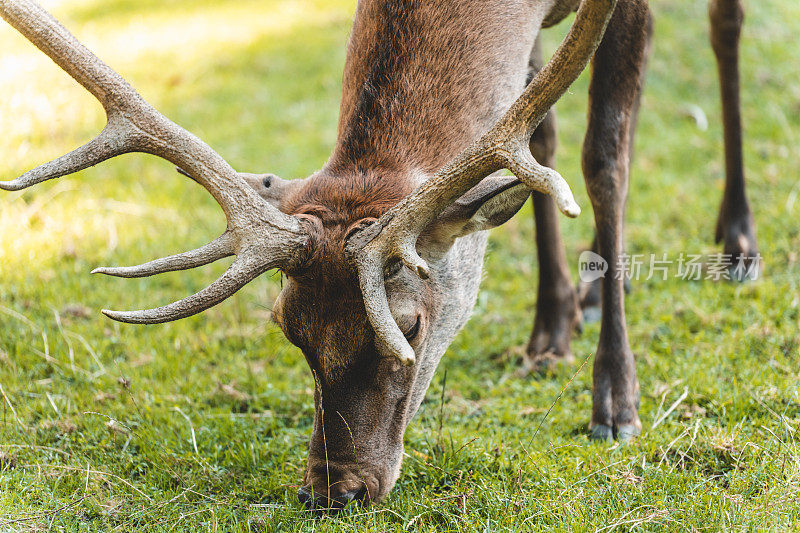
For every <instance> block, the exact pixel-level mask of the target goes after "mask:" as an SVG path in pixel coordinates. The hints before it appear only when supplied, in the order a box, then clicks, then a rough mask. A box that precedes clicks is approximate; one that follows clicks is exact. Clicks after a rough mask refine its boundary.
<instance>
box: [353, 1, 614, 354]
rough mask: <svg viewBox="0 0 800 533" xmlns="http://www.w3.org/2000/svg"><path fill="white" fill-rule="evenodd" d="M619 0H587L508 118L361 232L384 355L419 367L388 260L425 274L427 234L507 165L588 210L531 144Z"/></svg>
mask: <svg viewBox="0 0 800 533" xmlns="http://www.w3.org/2000/svg"><path fill="white" fill-rule="evenodd" d="M616 4H617V0H583V2H581V6H580V8H579V10H578V15H577V17H576V19H575V22H574V23H573V25H572V28H571V29H570V31H569V33H568V34H567V36H566V38H565V39H564V41H563V42H562V43H561V46H559V48H558V50H556V53H555V54H554V55H553V57H552V59H551V60H550V61H549V62H548V63H547V65H545V67H544V68H543V69H542V70H540V71H539V73H538V74H537V75H536V76H535V77H534V78H533V80H532V81H531V82H530V84H529V85H528V87H527V88H526V89H525V91H524V92H523V93H522V95H521V96H520V97H519V98H518V99H517V101H516V102H514V104H513V105H512V106H511V108H510V109H509V110H508V111H507V112H506V114H505V115H503V117H502V118H501V119H500V120H499V121H498V122H497V124H495V125H494V127H492V128H491V129H490V130H489V131H488V132H487V133H485V134H484V135H483V136H482V137H481V138H480V139H478V140H477V141H475V142H474V143H473V144H472V145H470V146H469V147H468V148H467V149H465V150H464V151H463V152H461V153H460V154H459V155H458V156H456V157H455V159H453V160H452V161H450V162H449V163H448V164H447V165H445V166H444V167H443V168H442V169H441V170H439V171H438V172H437V173H436V174H435V175H434V176H433V177H432V178H431V179H429V180H428V181H426V182H425V183H424V184H422V185H421V186H420V187H418V188H417V189H416V190H415V191H414V192H413V193H412V194H410V195H409V196H407V197H406V198H404V199H403V200H402V201H401V202H399V203H398V204H397V205H395V206H394V207H393V208H392V209H390V210H389V211H387V212H386V213H385V214H384V215H383V216H382V217H381V218H380V219H379V220H377V221H376V222H374V223H373V224H372V225H370V226H368V227H367V228H365V229H364V230H362V231H361V232H359V233H357V234H355V235H354V236H353V237H352V238H351V239H350V242H349V243H348V246H347V251H348V253H349V254H350V257H351V258H352V260H353V261H354V262H355V264H356V267H357V269H358V277H359V283H360V285H361V291H362V293H363V296H364V306H365V308H366V311H367V315H368V317H369V320H370V323H371V324H372V327H373V329H374V330H375V336H376V344H378V348H379V349H381V351H382V352H383V354H384V355H386V356H394V357H396V358H398V359H399V360H400V361H401V362H402V363H403V364H406V365H412V364H414V361H415V355H414V350H413V348H411V346H410V345H409V343H408V341H407V340H406V338H405V336H404V335H403V333H402V332H401V331H400V328H399V327H398V326H397V324H396V322H395V321H394V319H393V318H392V315H391V312H390V310H389V304H388V301H387V299H386V288H385V287H384V281H383V279H384V274H383V273H384V269H385V267H386V264H387V262H389V261H391V260H393V259H400V260H401V261H403V263H405V265H406V266H408V267H409V268H410V269H411V270H413V271H415V272H416V273H417V274H418V275H419V276H420V277H421V278H423V279H424V278H427V277H428V275H429V273H428V265H427V263H426V262H425V261H424V260H423V259H422V258H421V257H420V256H419V255H418V254H417V251H416V243H417V238H418V237H419V235H420V233H421V232H422V231H423V230H424V229H425V228H426V227H427V226H428V225H429V224H430V223H431V222H433V221H434V219H435V218H436V217H437V216H438V215H439V213H441V212H442V211H443V210H444V209H445V208H446V207H447V206H449V205H450V204H452V203H453V201H455V200H456V199H457V198H458V197H460V196H461V195H462V194H464V193H465V192H466V191H468V190H469V189H470V188H472V187H473V186H474V185H476V184H477V183H478V182H480V181H481V180H482V179H483V178H485V177H486V176H488V175H489V174H492V173H493V172H496V171H498V170H501V169H504V168H505V169H508V170H510V171H511V172H513V173H514V174H515V175H516V176H517V177H518V178H519V179H520V181H522V182H523V183H525V184H526V185H527V186H528V187H530V188H531V189H534V190H537V191H540V192H543V193H546V194H549V195H551V196H552V197H553V199H554V200H555V201H556V204H557V205H558V208H559V209H560V210H561V211H562V212H563V213H564V214H565V215H567V216H569V217H576V216H578V215H579V214H580V211H581V210H580V207H578V204H577V203H575V199H574V198H573V196H572V191H571V190H570V188H569V185H567V182H566V181H565V180H564V178H562V177H561V175H560V174H559V173H558V172H556V171H555V170H552V169H550V168H547V167H543V166H542V165H540V164H539V163H538V162H537V161H536V160H535V159H534V158H533V155H532V154H531V152H530V148H529V143H530V139H531V135H533V132H534V130H535V129H536V127H537V126H538V125H539V123H541V121H542V120H543V119H544V116H545V115H546V114H547V111H548V110H549V109H550V108H551V107H552V106H553V105H554V104H555V103H556V101H557V100H558V99H559V98H560V97H561V96H562V95H563V94H564V92H565V91H566V90H567V88H569V86H570V85H571V84H572V83H573V82H574V81H575V79H576V78H577V77H578V76H579V75H580V73H581V72H582V71H583V69H584V68H585V67H586V64H587V63H588V62H589V59H590V58H591V57H592V55H593V54H594V52H595V50H596V49H597V47H598V45H599V44H600V40H601V39H602V37H603V33H604V32H605V28H606V25H607V24H608V21H609V19H610V18H611V14H612V13H613V12H614V8H615V6H616Z"/></svg>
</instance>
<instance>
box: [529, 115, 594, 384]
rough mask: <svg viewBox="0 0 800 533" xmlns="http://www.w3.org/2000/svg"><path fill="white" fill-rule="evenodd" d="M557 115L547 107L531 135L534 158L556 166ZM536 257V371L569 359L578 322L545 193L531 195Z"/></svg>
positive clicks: (532, 361) (532, 348) (532, 357)
mask: <svg viewBox="0 0 800 533" xmlns="http://www.w3.org/2000/svg"><path fill="white" fill-rule="evenodd" d="M555 121H556V117H555V111H554V110H550V112H549V113H548V114H547V117H546V118H545V119H544V121H542V123H541V124H540V125H539V127H538V128H537V129H536V131H535V132H534V134H533V137H532V138H531V152H532V153H533V156H534V157H535V158H536V160H537V161H539V162H540V163H542V164H543V165H545V166H548V167H550V168H554V167H555V151H556V122H555ZM532 201H533V212H534V220H535V222H536V249H537V254H538V259H539V289H538V294H537V298H536V316H535V318H534V321H533V332H532V333H531V338H530V341H529V342H528V348H527V350H526V351H527V354H526V359H525V366H526V368H527V370H532V371H538V370H541V369H543V368H545V367H547V366H550V365H552V364H553V363H557V362H559V361H567V362H568V361H571V360H572V359H573V357H572V352H571V351H570V347H569V345H570V340H571V338H572V332H573V331H574V330H575V328H576V327H577V326H578V325H579V324H580V320H581V311H580V308H579V307H578V296H577V293H576V292H575V288H574V286H573V285H572V281H571V280H570V276H569V267H568V266H567V256H566V252H565V251H564V243H563V241H562V239H561V232H560V230H559V227H558V217H559V213H558V210H557V209H556V205H555V203H554V202H553V200H552V199H551V198H550V197H549V196H547V195H544V194H541V193H539V192H534V193H533V195H532Z"/></svg>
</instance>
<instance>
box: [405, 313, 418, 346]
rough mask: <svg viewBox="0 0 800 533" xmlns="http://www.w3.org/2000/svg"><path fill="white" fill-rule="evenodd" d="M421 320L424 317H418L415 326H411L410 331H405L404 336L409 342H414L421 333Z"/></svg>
mask: <svg viewBox="0 0 800 533" xmlns="http://www.w3.org/2000/svg"><path fill="white" fill-rule="evenodd" d="M421 318H422V317H420V316H419V315H417V321H416V322H414V325H413V326H411V329H409V330H408V331H404V332H403V335H405V336H406V339H407V340H412V339H413V338H414V337H416V336H417V334H418V333H419V326H420V322H421Z"/></svg>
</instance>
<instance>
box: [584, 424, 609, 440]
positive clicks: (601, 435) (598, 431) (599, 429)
mask: <svg viewBox="0 0 800 533" xmlns="http://www.w3.org/2000/svg"><path fill="white" fill-rule="evenodd" d="M589 438H590V439H591V440H595V441H600V442H611V441H612V440H614V430H613V429H611V426H607V425H605V424H595V425H594V426H592V429H591V430H589Z"/></svg>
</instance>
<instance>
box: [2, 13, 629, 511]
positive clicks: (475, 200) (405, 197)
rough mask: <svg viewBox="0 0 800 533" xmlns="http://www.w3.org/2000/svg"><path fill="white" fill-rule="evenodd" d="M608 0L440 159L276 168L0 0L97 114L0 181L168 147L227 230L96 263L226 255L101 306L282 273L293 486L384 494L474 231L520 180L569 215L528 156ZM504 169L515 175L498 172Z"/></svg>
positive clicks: (162, 317)
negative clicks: (298, 422) (174, 247)
mask: <svg viewBox="0 0 800 533" xmlns="http://www.w3.org/2000/svg"><path fill="white" fill-rule="evenodd" d="M615 4H616V2H615V0H584V2H582V5H581V7H580V9H579V11H578V15H577V18H576V20H575V22H574V24H573V27H572V29H571V30H570V32H569V34H568V36H567V37H566V39H565V40H564V42H563V43H562V45H561V46H560V48H559V49H558V50H557V52H556V53H555V55H554V57H553V58H552V60H551V61H550V63H548V64H547V65H546V66H545V68H543V69H542V70H541V71H540V72H539V73H538V74H537V75H536V76H535V77H534V79H533V80H532V81H531V83H530V84H529V85H528V87H527V88H526V89H525V91H524V92H523V93H522V95H521V96H520V97H519V98H518V99H517V100H516V101H515V102H514V103H513V105H511V107H510V109H508V111H507V112H505V114H504V115H502V118H501V119H500V120H499V121H498V122H497V123H496V124H495V125H494V126H493V127H491V128H490V129H489V130H488V131H487V132H486V133H484V134H483V135H481V136H479V138H477V139H476V140H474V141H473V142H471V144H469V145H468V146H466V147H465V148H464V149H463V150H462V151H461V152H460V154H458V155H457V156H456V157H454V158H453V159H452V160H450V162H449V163H447V164H445V165H444V166H441V167H440V168H438V169H437V170H436V171H434V172H431V173H426V172H423V171H420V170H419V169H415V168H412V167H409V166H407V165H399V164H391V163H388V162H387V161H378V160H376V161H373V162H372V163H371V164H364V161H361V162H360V164H351V165H348V164H346V163H345V162H343V160H342V159H341V158H336V157H333V158H332V159H331V161H330V162H329V163H328V164H327V165H326V166H325V167H324V168H323V169H322V170H320V171H319V172H318V173H316V174H315V175H313V176H311V177H309V178H307V179H305V180H293V181H285V180H282V179H280V178H278V177H276V176H273V175H271V174H263V175H258V174H244V173H238V172H236V171H235V170H234V169H233V168H231V166H230V165H229V164H228V163H227V162H225V160H224V159H223V158H222V157H220V156H219V155H218V154H217V153H216V152H214V151H213V150H212V149H211V148H209V147H208V146H207V145H206V144H205V143H203V142H202V141H200V140H199V139H198V138H197V137H195V136H194V135H192V134H191V133H189V132H187V131H186V130H184V129H182V128H181V127H179V126H177V125H176V124H174V123H173V122H171V121H170V120H168V119H167V118H165V117H164V116H163V115H161V114H160V113H158V112H157V111H156V110H155V109H154V108H152V107H151V106H150V105H149V104H148V103H147V102H145V101H144V100H143V99H142V98H141V96H139V94H138V93H136V91H135V90H134V89H133V88H132V87H131V86H130V85H129V84H128V83H127V82H126V81H125V80H123V79H122V78H121V77H120V76H119V75H118V74H117V73H116V72H114V71H113V70H112V69H110V68H109V67H108V66H106V65H105V64H104V63H103V62H102V61H101V60H99V59H98V58H97V57H96V56H94V55H93V54H92V53H91V52H90V51H89V50H88V49H86V48H85V47H84V46H83V45H82V44H80V43H79V42H78V41H77V40H76V39H75V38H74V37H73V36H72V35H71V34H70V33H69V32H68V31H67V30H66V29H64V28H63V27H62V26H61V25H60V24H59V23H58V22H57V21H56V20H55V19H54V18H53V17H52V16H51V15H49V14H48V13H47V12H46V11H44V10H43V9H42V8H41V7H40V6H38V5H37V4H36V3H34V2H32V1H30V0H0V15H2V16H3V18H4V19H5V20H6V21H8V22H9V23H10V24H11V25H12V26H14V27H15V28H16V29H17V30H18V31H20V32H21V33H22V34H23V35H24V36H25V37H27V38H28V39H29V40H30V41H31V42H33V43H34V44H35V45H36V46H37V47H39V48H40V49H41V50H42V51H43V52H44V53H46V54H47V55H48V56H50V57H51V58H52V59H53V61H55V62H56V63H57V64H58V65H59V66H60V67H61V68H62V69H63V70H65V71H66V72H67V73H69V74H70V75H71V76H72V77H73V78H75V79H76V80H77V81H78V82H79V83H80V84H81V85H83V86H84V87H85V88H86V89H87V90H88V91H89V92H91V93H92V94H93V95H94V96H95V97H96V98H97V99H98V100H99V101H100V103H101V104H102V105H103V107H104V109H105V111H106V114H107V118H108V123H107V125H106V127H105V128H104V129H103V130H102V131H101V132H100V134H99V135H98V136H97V137H96V138H95V139H93V140H92V141H90V142H89V143H87V144H86V145H84V146H82V147H80V148H78V149H76V150H74V151H73V152H71V153H69V154H66V155H64V156H62V157H60V158H58V159H55V160H53V161H51V162H49V163H46V164H44V165H42V166H39V167H37V168H35V169H33V170H31V171H29V172H27V173H25V174H23V175H22V176H20V177H19V178H17V179H15V180H13V181H7V182H0V188H2V189H5V190H19V189H23V188H25V187H29V186H31V185H34V184H37V183H41V182H43V181H46V180H49V179H54V178H58V177H61V176H64V175H67V174H71V173H74V172H77V171H79V170H82V169H85V168H87V167H89V166H92V165H95V164H98V163H100V162H102V161H105V160H107V159H110V158H112V157H114V156H117V155H120V154H123V153H127V152H145V153H150V154H153V155H156V156H159V157H161V158H163V159H166V160H168V161H170V162H171V163H173V164H174V165H176V166H177V167H178V169H179V171H180V172H181V173H182V174H184V175H186V176H188V177H190V178H191V179H193V180H195V181H196V182H198V183H199V184H200V185H202V186H203V187H204V188H205V189H206V190H207V191H208V192H209V193H210V194H211V195H212V196H213V197H214V199H215V200H216V201H217V203H219V205H220V206H221V208H222V209H223V211H224V212H225V216H226V219H227V229H226V231H225V232H224V233H223V234H222V235H220V236H219V237H218V238H216V239H215V240H213V241H212V242H210V243H209V244H207V245H205V246H203V247H201V248H198V249H196V250H193V251H189V252H185V253H182V254H178V255H174V256H170V257H165V258H162V259H157V260H154V261H151V262H149V263H145V264H143V265H138V266H133V267H111V268H98V269H96V270H95V271H94V272H99V273H104V274H108V275H113V276H121V277H142V276H151V275H154V274H159V273H163V272H169V271H175V270H183V269H189V268H194V267H198V266H202V265H206V264H208V263H211V262H213V261H216V260H218V259H220V258H223V257H226V256H231V255H235V256H236V259H235V260H234V262H233V263H232V265H231V266H230V268H229V269H228V270H227V271H226V272H225V273H224V274H223V275H222V276H221V277H220V278H219V279H218V280H217V281H215V282H214V283H212V284H211V285H209V286H208V287H207V288H205V289H203V290H202V291H200V292H198V293H197V294H194V295H192V296H189V297H187V298H184V299H183V300H180V301H178V302H175V303H172V304H169V305H166V306H163V307H159V308H156V309H150V310H145V311H132V312H119V311H108V310H104V311H103V313H105V314H106V315H107V316H109V317H110V318H112V319H114V320H119V321H122V322H129V323H141V324H152V323H159V322H167V321H171V320H177V319H180V318H184V317H187V316H190V315H193V314H196V313H199V312H201V311H203V310H205V309H208V308H209V307H211V306H214V305H216V304H218V303H220V302H222V301H223V300H225V299H226V298H228V297H229V296H231V295H232V294H233V293H235V292H236V291H237V290H239V289H240V288H241V287H243V286H244V285H245V284H247V283H248V282H249V281H251V280H252V279H254V278H255V277H257V276H258V275H260V274H262V273H263V272H265V271H267V270H270V269H280V270H281V271H282V272H284V273H285V274H286V276H287V282H286V283H285V285H284V287H283V290H282V291H281V293H280V296H279V297H278V300H277V301H276V302H275V306H274V313H273V314H274V320H275V321H276V322H277V323H278V325H279V326H280V327H281V329H282V330H283V332H284V333H285V335H286V337H287V339H288V340H289V341H290V342H292V343H293V344H295V345H296V346H298V347H299V348H300V349H301V350H302V352H303V354H304V355H305V357H306V359H307V361H308V363H309V366H310V369H311V373H312V375H313V378H314V381H315V385H316V387H315V391H316V392H315V407H316V410H315V420H314V430H313V434H312V438H311V444H310V449H309V461H308V466H307V469H306V474H305V478H304V485H303V488H302V489H301V490H300V497H301V499H304V500H316V501H317V503H321V504H322V505H324V506H325V507H329V506H342V505H346V504H347V503H349V502H350V501H351V500H353V499H368V500H373V501H374V500H380V499H382V498H383V497H385V495H386V494H387V493H388V492H389V490H390V489H391V487H392V486H393V485H394V483H395V481H396V480H397V477H398V475H399V470H400V463H401V458H402V450H403V433H404V430H405V428H406V426H407V424H408V422H409V420H410V418H411V416H413V414H414V412H415V411H416V409H417V408H418V406H419V405H420V402H421V401H422V398H423V397H424V394H425V391H426V389H427V387H428V384H429V383H430V379H431V376H432V374H433V371H434V369H435V367H436V365H437V364H438V361H439V358H440V357H441V355H442V353H443V352H444V350H445V349H446V348H447V346H448V344H449V343H450V341H451V340H452V338H453V336H454V335H455V333H456V332H457V331H458V329H459V328H460V327H462V326H463V324H464V323H465V322H466V320H467V318H468V315H469V312H470V309H471V307H472V305H473V303H474V298H475V294H476V292H477V287H478V283H479V278H480V268H481V259H482V254H483V247H482V246H481V244H482V243H484V242H485V234H484V233H482V232H481V231H480V230H484V229H488V228H490V227H493V226H496V225H498V224H502V223H503V222H505V221H506V220H508V218H510V217H511V216H513V214H514V213H515V212H516V211H517V210H518V209H519V207H520V206H521V205H522V204H523V202H524V201H525V199H526V198H527V196H528V194H529V190H530V189H533V190H537V191H541V192H544V193H547V194H550V195H551V196H552V197H553V198H554V199H555V201H556V203H557V205H558V207H559V208H560V209H561V211H562V212H564V213H565V214H566V215H568V216H573V217H574V216H577V215H578V213H579V212H580V209H579V208H578V206H577V204H576V203H575V201H574V199H573V196H572V193H571V191H570V189H569V187H568V185H567V184H566V182H565V181H564V179H563V178H562V177H561V176H560V175H559V174H558V173H557V172H555V171H554V170H552V169H549V168H545V167H542V166H541V165H539V164H538V163H537V162H536V161H535V160H534V158H533V157H532V155H531V153H530V150H529V148H528V144H529V141H530V137H531V135H532V133H533V131H534V130H535V128H536V126H537V125H538V124H539V123H540V122H541V120H542V119H543V117H544V116H545V114H546V113H547V111H548V110H549V109H550V107H551V106H552V105H553V104H554V103H555V102H556V100H558V98H559V97H560V96H561V95H562V94H563V93H564V92H565V91H566V89H567V88H568V87H569V85H570V84H571V83H572V82H573V81H574V80H575V78H576V77H577V76H578V75H579V74H580V72H581V71H582V70H583V69H584V68H585V66H586V64H587V62H588V60H589V58H590V57H591V55H592V54H593V53H594V51H595V49H596V47H597V45H598V43H599V41H600V39H601V37H602V34H603V31H604V29H605V26H606V23H607V21H608V19H609V17H610V15H611V13H612V12H613V9H614V6H615ZM351 45H352V43H351ZM464 142H465V143H467V142H469V139H466V140H465V141H464ZM502 169H508V170H510V171H511V172H512V173H513V174H514V175H515V176H516V179H515V178H512V177H499V176H496V175H495V173H496V172H497V171H499V170H502ZM387 184H390V185H387Z"/></svg>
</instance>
